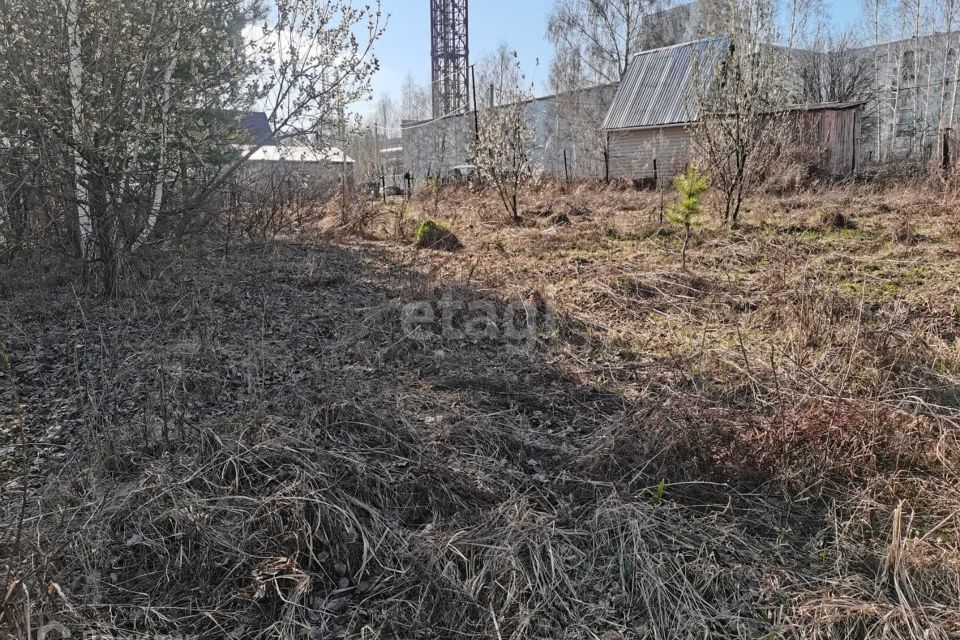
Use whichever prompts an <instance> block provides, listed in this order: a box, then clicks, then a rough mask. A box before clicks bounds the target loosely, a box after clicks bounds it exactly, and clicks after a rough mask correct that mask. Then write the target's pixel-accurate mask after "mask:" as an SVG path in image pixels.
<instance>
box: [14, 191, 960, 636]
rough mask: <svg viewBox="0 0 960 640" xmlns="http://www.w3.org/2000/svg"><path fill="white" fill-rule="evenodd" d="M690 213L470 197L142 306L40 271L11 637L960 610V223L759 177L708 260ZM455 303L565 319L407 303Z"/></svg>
mask: <svg viewBox="0 0 960 640" xmlns="http://www.w3.org/2000/svg"><path fill="white" fill-rule="evenodd" d="M667 197H669V196H667ZM659 205H660V198H659V196H658V194H656V193H652V192H636V191H628V190H622V189H616V188H599V187H596V186H593V187H590V186H578V187H574V188H560V187H557V186H556V185H552V186H551V185H548V186H544V187H542V188H540V189H538V190H536V191H535V192H534V193H532V194H530V195H529V197H528V198H527V201H526V203H525V209H526V211H525V214H524V224H523V225H522V226H520V227H517V226H512V225H507V224H504V223H503V222H502V220H503V216H502V214H501V212H500V210H499V208H498V206H497V203H496V201H495V200H494V199H493V198H492V197H491V196H489V195H488V194H478V193H473V192H470V191H469V190H466V189H460V190H452V191H449V192H447V193H446V194H443V195H442V197H441V198H440V200H439V202H438V203H437V205H436V206H434V203H433V202H432V201H430V202H428V201H426V200H422V201H421V200H415V201H414V202H412V203H411V204H410V206H409V209H408V210H407V211H406V212H405V214H404V217H403V219H402V220H399V221H398V212H399V211H401V209H402V205H401V204H400V202H399V201H397V202H394V203H391V204H390V205H389V206H388V207H387V208H386V210H382V211H380V213H379V214H377V215H372V216H370V219H369V220H368V221H367V223H366V225H365V226H364V228H363V230H362V231H363V233H362V234H360V235H357V234H344V233H334V232H333V231H331V230H329V229H318V231H317V232H316V233H315V234H307V235H305V236H304V237H301V238H297V239H287V240H284V241H276V242H272V243H269V244H266V245H262V246H255V247H253V246H248V247H243V248H240V249H236V248H232V249H231V253H230V254H229V255H227V256H225V255H223V251H222V249H220V248H217V247H216V246H214V245H215V243H208V244H207V245H204V246H202V247H199V248H196V249H192V250H190V251H184V252H182V253H176V254H174V253H157V254H156V255H155V256H153V258H152V260H151V261H150V262H149V265H150V266H149V269H147V271H148V273H145V275H149V276H150V277H149V278H144V279H143V280H142V284H141V285H139V286H137V287H132V288H131V289H130V290H129V291H126V292H125V293H124V295H123V296H121V297H120V298H119V299H118V300H115V301H109V302H104V301H101V300H97V299H95V298H93V297H91V296H88V295H85V294H84V293H83V292H82V291H79V290H75V289H74V288H73V287H72V286H71V284H70V283H71V282H72V279H71V277H72V275H73V274H71V273H69V272H65V271H64V270H63V269H62V267H61V266H59V265H55V264H54V265H51V264H46V263H42V262H36V263H34V262H31V263H30V264H28V265H24V264H20V265H7V266H6V267H4V271H3V272H2V274H0V327H2V334H0V336H2V343H3V345H4V346H5V348H6V351H7V353H8V354H9V360H10V365H11V366H10V367H9V369H8V370H7V371H5V372H4V374H3V376H2V377H0V418H2V421H0V425H3V427H2V428H3V429H4V430H3V431H2V432H0V482H2V483H3V484H2V487H3V504H2V511H0V527H2V529H0V531H2V532H3V533H2V536H3V537H2V542H0V559H2V562H0V569H2V573H0V575H2V577H3V584H4V585H5V586H4V589H5V591H4V593H3V594H2V596H3V608H2V610H0V611H2V614H0V615H2V616H3V618H2V625H3V626H2V627H0V628H5V629H6V630H7V632H8V633H9V634H11V635H12V636H13V637H37V633H38V629H40V627H42V626H43V625H44V624H46V623H48V622H49V621H51V620H57V621H59V622H60V623H63V624H66V625H68V626H70V628H71V629H75V630H84V631H95V632H100V633H117V632H118V631H123V632H127V633H132V632H136V633H141V634H154V635H156V634H184V635H185V636H187V637H210V638H223V637H230V638H275V637H283V638H287V637H309V638H358V639H359V638H363V639H368V638H413V637H416V638H435V637H442V638H594V639H595V638H602V639H603V640H615V639H619V638H624V639H626V638H629V639H632V640H639V639H641V638H642V639H654V638H656V639H666V638H770V639H772V638H844V639H847V638H850V639H853V638H864V639H865V638H890V639H901V638H904V639H905V638H917V639H919V638H924V639H938V640H939V639H948V638H960V442H958V433H960V430H958V420H960V342H958V340H960V310H958V303H960V296H958V293H960V216H958V215H957V213H956V212H955V210H954V208H953V207H952V206H948V205H946V204H944V202H943V201H942V199H940V198H939V197H938V196H936V195H934V194H932V193H930V192H928V191H925V190H922V189H919V188H898V189H893V188H890V189H879V188H874V187H865V186H850V187H832V188H829V189H823V190H811V191H809V192H807V193H804V194H802V195H798V196H785V197H758V198H756V199H754V200H753V201H751V202H750V203H749V205H748V207H747V209H748V210H747V212H746V213H745V221H744V224H743V225H742V227H741V228H740V229H736V230H730V229H718V228H716V225H715V224H714V223H713V222H711V221H709V220H707V221H706V224H705V226H704V227H702V228H700V229H698V230H697V232H696V234H695V237H694V239H693V241H692V243H691V248H690V264H689V271H686V272H685V271H682V270H681V269H680V258H679V250H680V234H679V233H676V232H675V231H673V230H672V229H671V228H670V227H669V226H665V227H664V226H661V225H660V224H658V221H657V216H658V210H659ZM838 214H839V215H838ZM427 218H432V219H435V220H439V221H442V222H443V223H445V224H446V225H447V226H449V228H450V229H452V230H453V232H454V233H455V234H456V235H457V236H458V238H459V240H460V242H461V243H462V245H463V247H462V248H461V249H460V250H458V251H454V252H446V251H432V250H423V249H421V250H418V249H415V248H414V247H413V246H412V234H413V229H414V227H415V224H416V222H417V221H418V220H424V219H427ZM451 299H453V300H459V301H465V302H484V303H485V304H487V305H491V308H493V309H496V310H497V311H498V312H502V311H504V310H506V309H508V308H510V305H511V304H513V303H516V302H524V303H527V304H528V305H529V306H528V309H532V310H535V313H536V314H539V315H538V317H541V316H542V317H544V318H546V317H548V316H549V317H552V318H555V322H552V323H543V324H541V325H540V326H541V331H540V332H539V334H538V336H537V340H536V344H535V348H532V349H530V348H520V347H526V346H529V345H518V344H515V343H512V342H510V341H509V340H504V339H503V338H502V337H501V338H499V339H494V338H489V339H475V338H470V337H463V338H456V337H453V336H451V335H450V334H448V333H445V332H443V331H441V330H440V329H439V328H437V327H434V330H432V331H419V332H416V333H411V332H410V331H408V330H407V329H406V328H405V325H404V323H403V321H402V320H403V317H404V316H403V309H404V305H407V304H409V303H411V302H417V301H421V302H424V301H425V302H431V303H439V302H440V301H443V300H451ZM457 318H458V319H462V318H460V317H459V316H458V317H457ZM17 399H19V401H18V400H17ZM21 426H22V429H21ZM24 480H25V481H26V482H24Z"/></svg>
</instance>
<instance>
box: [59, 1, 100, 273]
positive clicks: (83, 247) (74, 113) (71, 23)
mask: <svg viewBox="0 0 960 640" xmlns="http://www.w3.org/2000/svg"><path fill="white" fill-rule="evenodd" d="M66 14H67V15H66V18H67V47H68V55H69V65H68V77H67V82H68V86H69V89H70V125H71V127H70V129H71V133H72V143H73V158H72V161H73V172H72V173H73V183H74V198H75V199H76V212H75V216H76V217H75V219H76V235H75V242H76V249H77V252H78V253H79V255H80V257H81V258H84V259H88V258H90V257H93V256H95V255H96V246H95V240H94V238H93V220H92V218H91V216H90V201H89V195H88V193H87V180H88V176H87V170H86V168H85V166H84V158H83V153H82V152H81V149H82V142H83V141H82V138H83V133H82V128H81V126H80V122H81V116H82V98H81V96H82V95H83V61H82V60H81V57H80V56H81V54H82V50H81V48H80V24H79V23H80V7H79V0H66Z"/></svg>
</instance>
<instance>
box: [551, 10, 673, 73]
mask: <svg viewBox="0 0 960 640" xmlns="http://www.w3.org/2000/svg"><path fill="white" fill-rule="evenodd" d="M671 5H672V3H671V2H668V1H667V0H556V1H555V3H554V5H553V9H552V11H551V12H550V15H549V17H548V21H547V39H548V40H549V41H550V43H551V44H553V47H554V51H555V56H556V58H555V62H554V65H558V64H569V63H571V62H575V63H577V64H579V65H582V66H581V71H582V73H583V76H584V78H585V82H586V83H588V84H589V85H591V86H592V85H598V84H609V83H613V82H619V81H620V78H622V77H623V74H624V73H625V72H626V70H627V65H628V64H629V63H630V61H631V60H632V59H633V56H634V55H635V54H636V53H638V52H640V51H643V50H644V49H649V48H651V47H654V46H660V45H661V44H666V43H662V42H660V41H659V40H658V36H659V35H662V34H661V33H660V32H658V31H657V29H655V28H653V29H651V28H650V25H649V23H648V22H646V21H647V20H648V19H649V18H650V16H652V15H653V14H655V13H656V12H657V11H659V10H662V9H664V8H667V7H669V6H671ZM573 54H575V55H573Z"/></svg>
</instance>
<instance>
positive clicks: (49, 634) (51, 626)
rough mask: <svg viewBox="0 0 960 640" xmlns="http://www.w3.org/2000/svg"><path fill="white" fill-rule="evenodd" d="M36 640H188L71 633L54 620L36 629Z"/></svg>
mask: <svg viewBox="0 0 960 640" xmlns="http://www.w3.org/2000/svg"><path fill="white" fill-rule="evenodd" d="M36 638H37V640H64V639H66V638H71V639H76V640H188V636H184V635H164V634H150V633H136V632H130V633H124V632H122V631H117V632H111V633H105V632H100V631H90V630H86V631H83V632H78V633H73V632H71V631H70V629H69V628H68V627H67V626H66V625H65V624H62V623H60V622H57V621H56V620H52V621H50V622H48V623H47V624H45V625H43V626H42V627H40V628H39V629H37V635H36Z"/></svg>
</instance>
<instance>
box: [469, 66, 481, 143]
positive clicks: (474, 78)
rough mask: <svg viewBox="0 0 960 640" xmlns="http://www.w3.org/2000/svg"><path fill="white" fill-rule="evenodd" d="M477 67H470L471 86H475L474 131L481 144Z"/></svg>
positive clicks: (477, 141) (477, 140)
mask: <svg viewBox="0 0 960 640" xmlns="http://www.w3.org/2000/svg"><path fill="white" fill-rule="evenodd" d="M475 67H476V65H473V64H472V65H470V80H471V82H470V84H472V85H473V129H474V134H475V135H474V138H475V140H476V143H477V144H480V107H479V105H477V72H476V69H475Z"/></svg>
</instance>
